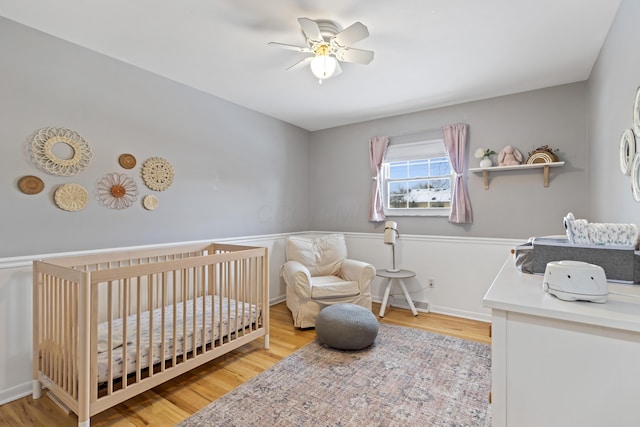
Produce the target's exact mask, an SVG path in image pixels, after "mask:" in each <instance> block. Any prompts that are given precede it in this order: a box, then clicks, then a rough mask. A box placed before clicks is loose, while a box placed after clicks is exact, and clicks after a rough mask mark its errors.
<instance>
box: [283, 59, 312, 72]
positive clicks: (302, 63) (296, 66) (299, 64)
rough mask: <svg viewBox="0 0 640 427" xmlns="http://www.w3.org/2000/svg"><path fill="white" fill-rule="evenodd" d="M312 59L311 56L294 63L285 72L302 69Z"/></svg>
mask: <svg viewBox="0 0 640 427" xmlns="http://www.w3.org/2000/svg"><path fill="white" fill-rule="evenodd" d="M313 58H314V57H313V56H308V57H306V58H304V59H303V60H302V61H299V62H296V63H295V64H293V65H292V66H290V67H289V68H287V71H295V70H299V69H300V68H304V67H306V66H307V65H309V64H310V63H311V60H312V59H313Z"/></svg>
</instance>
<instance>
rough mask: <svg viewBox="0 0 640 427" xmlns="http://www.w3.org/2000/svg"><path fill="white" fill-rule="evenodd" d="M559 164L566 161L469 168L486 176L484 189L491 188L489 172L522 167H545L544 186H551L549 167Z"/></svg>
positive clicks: (561, 164) (470, 170)
mask: <svg viewBox="0 0 640 427" xmlns="http://www.w3.org/2000/svg"><path fill="white" fill-rule="evenodd" d="M558 166H564V162H552V163H533V164H530V165H527V164H524V165H513V166H492V167H490V168H469V172H474V173H480V172H482V176H483V177H484V189H485V190H488V189H489V172H503V171H511V170H522V169H543V176H544V186H545V187H548V186H549V168H554V167H558Z"/></svg>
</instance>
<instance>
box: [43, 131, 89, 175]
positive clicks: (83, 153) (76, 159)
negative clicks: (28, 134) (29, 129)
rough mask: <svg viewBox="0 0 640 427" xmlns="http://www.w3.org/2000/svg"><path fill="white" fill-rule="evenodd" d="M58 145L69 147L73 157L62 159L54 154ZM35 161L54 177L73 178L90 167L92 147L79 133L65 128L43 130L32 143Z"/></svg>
mask: <svg viewBox="0 0 640 427" xmlns="http://www.w3.org/2000/svg"><path fill="white" fill-rule="evenodd" d="M56 144H64V145H67V146H68V147H69V148H70V149H71V151H72V155H71V157H70V158H68V159H62V158H60V157H58V156H56V155H55V154H54V153H53V151H52V150H53V147H54V146H55V145H56ZM31 153H32V155H33V160H34V162H35V163H36V165H38V166H39V167H40V168H42V170H44V171H45V172H48V173H50V174H52V175H60V176H73V175H77V174H79V173H80V172H82V171H83V170H85V169H86V168H87V166H89V164H90V163H91V158H92V156H93V154H92V152H91V147H90V146H89V144H88V143H87V141H85V140H84V138H82V137H81V136H80V135H79V134H78V133H77V132H75V131H72V130H69V129H64V128H42V129H39V130H38V131H36V133H35V135H34V137H33V140H32V141H31Z"/></svg>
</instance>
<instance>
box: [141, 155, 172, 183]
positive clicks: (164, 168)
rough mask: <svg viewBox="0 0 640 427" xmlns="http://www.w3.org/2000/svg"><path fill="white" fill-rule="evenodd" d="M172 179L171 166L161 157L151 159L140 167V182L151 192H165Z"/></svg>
mask: <svg viewBox="0 0 640 427" xmlns="http://www.w3.org/2000/svg"><path fill="white" fill-rule="evenodd" d="M173 177H174V173H173V166H171V163H169V162H168V161H166V160H165V159H163V158H161V157H151V158H150V159H147V160H145V162H144V163H143V165H142V180H143V181H144V183H145V185H146V186H147V187H149V188H150V189H151V190H155V191H164V190H166V189H167V188H169V187H171V184H173Z"/></svg>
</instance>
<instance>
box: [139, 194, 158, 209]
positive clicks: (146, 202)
mask: <svg viewBox="0 0 640 427" xmlns="http://www.w3.org/2000/svg"><path fill="white" fill-rule="evenodd" d="M142 206H144V208H145V209H146V210H149V211H152V210H154V209H155V208H157V207H158V198H157V197H156V196H154V195H153V194H149V195H146V196H144V198H143V199H142Z"/></svg>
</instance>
